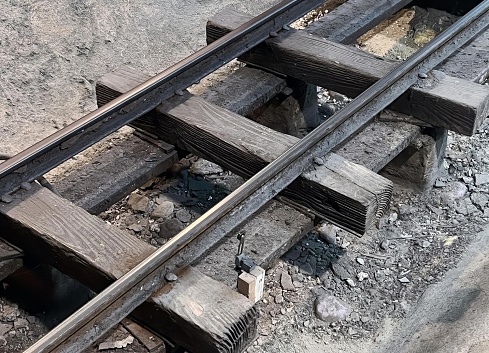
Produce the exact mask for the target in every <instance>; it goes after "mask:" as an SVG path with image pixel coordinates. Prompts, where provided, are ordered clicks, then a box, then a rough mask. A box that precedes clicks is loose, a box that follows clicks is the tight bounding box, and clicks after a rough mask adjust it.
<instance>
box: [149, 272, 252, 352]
mask: <svg viewBox="0 0 489 353" xmlns="http://www.w3.org/2000/svg"><path fill="white" fill-rule="evenodd" d="M177 275H178V277H179V280H177V281H176V282H172V283H168V284H167V285H166V286H164V287H163V288H162V289H161V290H159V291H157V292H156V293H155V294H154V295H153V297H152V298H151V300H152V301H153V302H154V303H155V304H156V306H158V307H161V308H166V309H167V310H170V311H171V312H172V313H175V315H172V320H173V325H174V326H176V327H184V326H188V323H192V324H193V325H194V327H195V329H194V331H199V330H202V331H205V332H206V333H208V335H209V336H208V337H209V340H202V339H199V340H198V338H197V337H195V336H192V335H188V340H191V341H196V340H198V342H195V343H194V344H193V346H195V347H199V348H196V350H194V352H208V351H210V349H212V350H213V351H215V352H242V351H243V350H244V349H245V348H246V346H247V345H248V344H249V338H250V337H254V336H255V334H256V327H255V326H254V325H252V324H251V323H252V322H254V320H255V319H256V316H257V315H258V313H257V311H256V309H255V308H254V306H253V304H252V303H251V302H250V301H249V300H248V299H247V298H246V297H244V296H243V295H241V294H239V293H237V292H235V291H233V290H230V288H229V287H228V286H226V285H224V284H222V283H220V282H218V281H216V280H213V279H211V278H209V277H208V276H206V275H204V274H202V273H201V272H200V271H198V270H196V269H194V268H191V267H186V268H184V269H183V270H182V271H181V272H179V273H178V274H177ZM180 279H184V281H180ZM243 308H248V310H247V311H246V313H247V315H243V311H242V309H243ZM182 324H183V325H182ZM245 327H246V328H247V329H248V330H244V329H243V328H245ZM223 332H226V334H227V337H222V333H223ZM216 342H219V346H217V347H216V346H215V343H216Z"/></svg>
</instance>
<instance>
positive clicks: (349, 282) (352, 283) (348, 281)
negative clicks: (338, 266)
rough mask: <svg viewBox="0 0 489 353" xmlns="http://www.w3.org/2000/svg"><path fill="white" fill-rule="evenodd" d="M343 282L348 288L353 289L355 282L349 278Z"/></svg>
mask: <svg viewBox="0 0 489 353" xmlns="http://www.w3.org/2000/svg"><path fill="white" fill-rule="evenodd" d="M345 282H346V283H347V284H348V285H349V286H350V287H355V282H354V281H353V280H352V279H351V278H347V279H346V280H345Z"/></svg>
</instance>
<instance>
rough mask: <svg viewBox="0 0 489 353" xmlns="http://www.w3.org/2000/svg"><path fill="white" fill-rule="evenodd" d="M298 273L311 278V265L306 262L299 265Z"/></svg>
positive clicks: (312, 271) (312, 273) (312, 270)
mask: <svg viewBox="0 0 489 353" xmlns="http://www.w3.org/2000/svg"><path fill="white" fill-rule="evenodd" d="M299 271H301V272H302V273H303V274H305V275H308V276H313V275H314V272H315V270H314V269H313V268H312V266H311V264H310V263H308V262H306V263H304V264H300V265H299Z"/></svg>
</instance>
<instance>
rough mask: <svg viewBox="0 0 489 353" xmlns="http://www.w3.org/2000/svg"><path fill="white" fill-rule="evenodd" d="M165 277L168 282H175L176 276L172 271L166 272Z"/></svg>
mask: <svg viewBox="0 0 489 353" xmlns="http://www.w3.org/2000/svg"><path fill="white" fill-rule="evenodd" d="M165 279H166V280H167V281H168V282H175V281H176V280H177V279H178V276H177V275H176V274H174V273H171V272H170V273H167V274H166V275H165Z"/></svg>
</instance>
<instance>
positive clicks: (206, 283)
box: [0, 184, 257, 352]
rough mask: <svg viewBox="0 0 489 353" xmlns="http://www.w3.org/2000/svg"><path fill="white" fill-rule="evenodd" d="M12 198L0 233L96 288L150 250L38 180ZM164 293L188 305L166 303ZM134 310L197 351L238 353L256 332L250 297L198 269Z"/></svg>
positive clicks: (0, 211) (1, 212) (0, 216)
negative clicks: (37, 183)
mask: <svg viewBox="0 0 489 353" xmlns="http://www.w3.org/2000/svg"><path fill="white" fill-rule="evenodd" d="M14 196H15V200H14V201H13V202H12V203H10V204H0V226H1V228H2V235H3V236H4V237H5V238H6V239H7V240H10V241H11V242H12V243H13V244H14V245H16V246H18V247H20V248H22V249H27V250H29V249H35V250H31V251H35V254H36V255H37V256H41V257H42V260H44V261H45V262H47V263H50V264H52V265H53V266H55V267H57V268H58V269H60V270H61V271H63V272H65V273H66V274H68V275H70V276H71V277H73V278H75V279H77V280H79V281H80V282H82V283H84V284H85V285H87V286H88V287H89V288H91V289H92V290H94V291H100V290H102V289H103V288H105V287H106V286H107V285H108V284H110V283H111V282H112V281H114V280H115V279H118V278H120V277H121V276H122V275H124V274H125V273H126V272H128V271H129V270H130V269H131V268H133V267H134V266H135V265H136V264H137V263H139V262H140V261H141V260H143V259H144V258H146V257H147V256H148V255H149V254H151V253H152V252H153V251H154V250H155V248H154V247H153V246H151V245H149V244H147V243H145V242H144V241H142V240H140V239H138V238H136V237H135V236H133V235H132V234H129V233H127V232H124V231H121V230H119V229H117V228H115V227H114V226H111V225H109V224H107V223H106V222H104V221H103V220H101V219H99V218H97V217H95V216H92V215H90V214H89V213H87V212H86V211H84V210H82V209H81V208H79V207H77V206H75V205H73V204H72V203H71V202H69V201H67V200H65V199H63V198H61V197H59V196H57V195H55V194H53V193H52V192H51V191H49V190H47V189H45V188H42V187H39V186H37V185H35V184H34V185H33V188H32V189H31V190H30V191H19V192H17V193H16V194H15V195H14ZM172 287H174V288H172ZM188 288H192V289H188ZM203 293H205V295H203ZM169 296H172V297H173V296H174V297H181V298H182V299H181V300H182V301H185V302H186V303H187V304H188V305H187V306H180V305H173V304H168V302H167V301H165V298H168V297H169ZM216 298H217V299H218V300H217V301H216ZM167 304H168V305H167ZM133 314H134V315H135V316H136V317H138V318H143V319H144V318H145V320H144V322H145V323H146V324H147V325H148V326H149V327H150V328H152V329H154V330H155V331H156V332H159V333H161V334H163V335H164V336H165V337H168V338H169V339H171V340H172V341H174V342H176V343H178V344H180V345H181V346H183V347H185V348H187V349H189V350H190V351H194V352H240V351H241V349H242V348H243V347H244V346H246V345H247V344H248V343H249V340H250V339H252V338H253V337H254V335H255V330H256V318H257V316H256V315H257V314H256V310H255V308H254V307H253V305H252V304H251V302H250V301H249V300H248V299H246V298H245V297H243V296H242V295H240V294H238V293H236V292H234V291H233V290H231V289H230V288H229V287H227V286H225V285H224V284H222V283H219V282H217V281H215V280H212V279H210V278H208V277H207V276H205V275H203V274H202V273H200V272H199V271H197V270H195V269H187V270H183V272H182V273H181V274H180V276H179V279H178V281H177V282H176V283H175V284H173V285H170V286H165V287H164V288H162V290H160V291H157V292H156V293H155V294H154V295H153V297H152V298H151V299H150V300H148V301H147V302H145V303H144V304H143V305H142V306H140V307H139V308H138V309H137V310H136V311H135V312H134V313H133ZM175 321H177V322H178V325H175Z"/></svg>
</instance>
